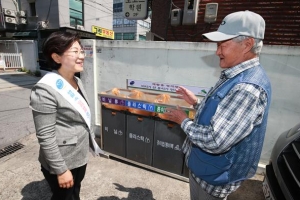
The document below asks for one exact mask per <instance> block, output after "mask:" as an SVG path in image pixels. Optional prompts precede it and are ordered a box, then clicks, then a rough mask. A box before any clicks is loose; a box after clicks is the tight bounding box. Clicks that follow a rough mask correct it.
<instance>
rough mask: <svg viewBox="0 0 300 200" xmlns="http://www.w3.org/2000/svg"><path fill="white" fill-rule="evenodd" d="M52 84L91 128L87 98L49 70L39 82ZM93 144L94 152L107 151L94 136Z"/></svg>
mask: <svg viewBox="0 0 300 200" xmlns="http://www.w3.org/2000/svg"><path fill="white" fill-rule="evenodd" d="M38 83H43V84H46V85H49V86H51V87H52V88H53V89H54V90H55V91H57V92H58V93H59V94H61V95H62V96H63V97H64V98H65V99H66V100H67V101H68V102H69V103H70V104H71V105H72V106H73V107H74V108H75V109H76V110H77V111H78V112H79V114H80V115H81V116H82V118H83V119H84V121H85V123H86V124H87V125H88V127H89V129H90V130H91V112H90V108H89V106H88V104H87V103H86V101H85V99H84V98H83V97H82V96H81V95H80V94H79V93H78V92H77V91H76V90H75V89H74V88H73V87H72V86H71V85H70V84H69V83H68V81H66V80H65V79H64V78H63V77H62V76H60V75H59V74H56V73H53V72H49V73H47V74H46V75H44V77H43V78H42V79H41V80H40V81H39V82H38ZM91 139H92V144H93V147H94V153H95V154H96V155H97V154H99V153H100V154H104V155H105V152H104V151H103V150H102V149H100V148H99V146H98V145H97V143H96V141H95V139H94V138H91Z"/></svg>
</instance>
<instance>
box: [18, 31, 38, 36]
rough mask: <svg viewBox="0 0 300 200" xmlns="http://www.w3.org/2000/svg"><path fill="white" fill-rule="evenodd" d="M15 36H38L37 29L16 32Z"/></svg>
mask: <svg viewBox="0 0 300 200" xmlns="http://www.w3.org/2000/svg"><path fill="white" fill-rule="evenodd" d="M13 37H37V33H36V31H23V32H14V33H13Z"/></svg>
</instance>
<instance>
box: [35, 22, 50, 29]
mask: <svg viewBox="0 0 300 200" xmlns="http://www.w3.org/2000/svg"><path fill="white" fill-rule="evenodd" d="M37 25H38V28H40V29H45V28H47V27H48V24H47V23H46V22H45V21H38V23H37Z"/></svg>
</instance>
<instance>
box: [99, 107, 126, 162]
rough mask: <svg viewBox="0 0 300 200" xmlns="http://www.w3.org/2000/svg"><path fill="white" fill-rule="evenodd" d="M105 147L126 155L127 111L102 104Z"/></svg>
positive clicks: (114, 152)
mask: <svg viewBox="0 0 300 200" xmlns="http://www.w3.org/2000/svg"><path fill="white" fill-rule="evenodd" d="M102 142H103V149H104V150H105V151H107V152H109V153H112V154H115V155H118V156H122V157H124V158H125V157H126V113H125V112H124V111H119V110H113V109H108V108H106V107H104V106H102Z"/></svg>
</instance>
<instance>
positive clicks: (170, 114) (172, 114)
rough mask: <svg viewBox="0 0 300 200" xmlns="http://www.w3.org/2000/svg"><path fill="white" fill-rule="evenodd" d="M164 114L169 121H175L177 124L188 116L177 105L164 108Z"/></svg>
mask: <svg viewBox="0 0 300 200" xmlns="http://www.w3.org/2000/svg"><path fill="white" fill-rule="evenodd" d="M164 115H165V116H166V118H167V119H168V120H169V121H173V122H176V123H177V124H179V125H180V124H181V123H182V121H183V120H184V119H186V118H188V116H187V114H186V113H185V112H184V111H183V110H181V109H180V108H179V106H177V109H173V108H166V112H164Z"/></svg>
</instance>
